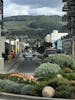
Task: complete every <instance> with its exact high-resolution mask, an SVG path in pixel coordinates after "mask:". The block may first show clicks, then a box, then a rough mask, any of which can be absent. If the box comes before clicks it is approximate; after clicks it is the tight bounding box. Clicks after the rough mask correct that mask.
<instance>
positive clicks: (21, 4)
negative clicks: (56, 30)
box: [4, 0, 63, 17]
mask: <svg viewBox="0 0 75 100" xmlns="http://www.w3.org/2000/svg"><path fill="white" fill-rule="evenodd" d="M62 6H63V4H62V0H4V16H5V17H6V16H14V15H62V14H63V13H62Z"/></svg>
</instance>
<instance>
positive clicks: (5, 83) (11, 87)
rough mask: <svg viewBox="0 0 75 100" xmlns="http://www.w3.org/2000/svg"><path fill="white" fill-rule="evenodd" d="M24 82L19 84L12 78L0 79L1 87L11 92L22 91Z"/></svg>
mask: <svg viewBox="0 0 75 100" xmlns="http://www.w3.org/2000/svg"><path fill="white" fill-rule="evenodd" d="M23 86H24V85H23V84H18V83H15V82H13V81H10V80H0V88H1V89H3V90H4V91H5V92H9V93H17V94H18V93H19V94H20V93H21V88H22V87H23Z"/></svg>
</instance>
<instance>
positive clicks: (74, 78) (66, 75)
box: [63, 73, 75, 80]
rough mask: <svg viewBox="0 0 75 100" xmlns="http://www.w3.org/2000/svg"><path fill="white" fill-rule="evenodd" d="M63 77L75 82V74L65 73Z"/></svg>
mask: <svg viewBox="0 0 75 100" xmlns="http://www.w3.org/2000/svg"><path fill="white" fill-rule="evenodd" d="M63 77H65V78H67V79H69V80H75V73H63Z"/></svg>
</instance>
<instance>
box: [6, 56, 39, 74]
mask: <svg viewBox="0 0 75 100" xmlns="http://www.w3.org/2000/svg"><path fill="white" fill-rule="evenodd" d="M40 63H41V59H39V58H37V57H33V58H32V59H29V58H27V59H25V58H24V57H23V56H22V55H20V56H19V57H18V58H17V60H14V62H13V64H9V66H8V67H6V68H7V69H6V70H7V72H16V73H29V74H31V73H34V70H35V69H36V68H37V67H38V66H39V65H40Z"/></svg>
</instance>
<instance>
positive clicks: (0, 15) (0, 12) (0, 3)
mask: <svg viewBox="0 0 75 100" xmlns="http://www.w3.org/2000/svg"><path fill="white" fill-rule="evenodd" d="M2 29H3V0H0V36H1V30H2Z"/></svg>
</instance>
